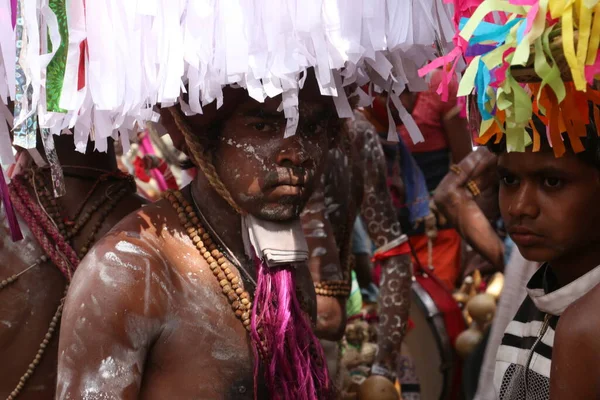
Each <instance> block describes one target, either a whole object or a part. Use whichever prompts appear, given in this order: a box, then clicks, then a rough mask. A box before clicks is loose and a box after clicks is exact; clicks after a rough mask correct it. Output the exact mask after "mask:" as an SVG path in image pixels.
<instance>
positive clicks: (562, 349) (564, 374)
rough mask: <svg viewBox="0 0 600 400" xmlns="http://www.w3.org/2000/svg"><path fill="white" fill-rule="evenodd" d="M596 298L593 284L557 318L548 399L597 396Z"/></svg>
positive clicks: (599, 321) (599, 296)
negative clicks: (591, 288)
mask: <svg viewBox="0 0 600 400" xmlns="http://www.w3.org/2000/svg"><path fill="white" fill-rule="evenodd" d="M599 301H600V287H598V286H597V287H596V288H595V289H593V290H592V291H591V292H590V293H588V294H587V295H585V296H584V297H583V298H581V299H580V300H578V301H577V302H575V303H573V304H572V305H571V306H569V308H567V310H566V311H565V312H564V313H563V314H562V316H561V317H560V320H559V323H558V326H557V327H556V334H555V336H554V348H553V350H552V370H551V372H550V399H551V400H584V399H586V400H587V399H598V398H600V337H599V336H598V332H599V331H600V316H599V315H598V302H599Z"/></svg>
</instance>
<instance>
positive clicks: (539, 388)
mask: <svg viewBox="0 0 600 400" xmlns="http://www.w3.org/2000/svg"><path fill="white" fill-rule="evenodd" d="M599 283H600V266H598V267H596V268H594V269H593V270H591V271H590V272H588V273H587V274H585V275H583V276H581V277H580V278H578V279H577V280H575V281H573V282H571V283H570V284H568V285H566V286H564V287H562V288H558V289H557V284H556V278H555V277H554V274H553V273H552V270H551V269H550V267H549V266H548V265H547V264H544V265H542V266H541V267H540V268H539V269H538V270H537V271H536V273H535V274H534V275H533V276H532V278H531V280H530V281H529V283H528V284H527V293H528V296H527V297H526V298H525V300H524V301H523V304H521V307H520V308H519V310H518V311H517V314H516V315H515V317H514V318H513V320H512V321H511V322H510V324H509V325H508V327H507V328H506V331H505V332H504V338H503V339H502V344H501V346H500V348H499V349H498V354H497V357H496V371H495V373H494V386H495V387H496V392H497V394H498V399H499V400H548V398H549V397H550V366H551V363H552V347H553V346H554V332H555V329H556V325H557V324H558V320H559V318H560V315H561V314H562V312H563V311H564V310H565V309H566V308H567V307H568V306H569V305H570V304H572V303H573V302H575V301H576V300H578V299H579V298H581V297H582V296H583V295H585V294H586V293H587V292H589V291H590V290H591V289H592V288H593V287H595V286H596V285H597V284H599Z"/></svg>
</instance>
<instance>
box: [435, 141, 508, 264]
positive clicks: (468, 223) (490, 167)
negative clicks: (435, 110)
mask: <svg viewBox="0 0 600 400" xmlns="http://www.w3.org/2000/svg"><path fill="white" fill-rule="evenodd" d="M458 166H459V168H460V169H461V173H460V174H456V173H454V172H452V171H450V172H449V173H448V174H447V175H446V176H445V177H444V179H443V180H442V182H440V184H439V185H438V187H437V189H436V191H435V194H434V196H433V200H434V202H435V204H436V206H437V208H438V210H439V211H440V212H441V214H442V215H443V216H444V217H445V218H447V219H448V221H449V222H450V223H451V224H452V225H453V226H454V227H455V228H456V230H457V231H458V232H459V233H460V234H461V236H462V237H463V238H464V239H465V240H466V241H467V243H469V244H470V245H471V247H473V249H474V250H475V251H476V252H478V253H479V254H481V255H482V256H483V257H484V258H485V259H486V260H488V261H489V262H490V263H492V265H493V266H494V268H495V269H496V270H498V271H501V270H502V269H503V267H504V245H503V244H502V241H501V240H500V238H499V237H498V235H497V234H496V231H495V230H494V228H493V227H492V225H491V224H490V222H489V219H488V215H489V214H495V212H494V209H497V205H496V202H495V201H489V200H491V199H493V197H492V196H494V195H495V194H496V184H497V181H498V178H497V174H496V156H495V155H493V154H492V153H491V152H489V151H488V150H487V149H485V148H480V149H478V150H477V151H475V152H472V153H471V154H469V155H468V156H467V157H466V158H465V159H464V160H463V161H461V162H460V163H459V164H458ZM469 180H472V181H474V182H475V183H476V184H477V186H478V187H479V189H480V190H481V195H480V196H478V197H476V198H474V197H473V195H472V194H471V192H470V191H469V190H468V189H467V188H466V184H467V182H468V181H469ZM486 214H487V215H486ZM465 272H466V273H467V274H468V273H469V272H472V271H465Z"/></svg>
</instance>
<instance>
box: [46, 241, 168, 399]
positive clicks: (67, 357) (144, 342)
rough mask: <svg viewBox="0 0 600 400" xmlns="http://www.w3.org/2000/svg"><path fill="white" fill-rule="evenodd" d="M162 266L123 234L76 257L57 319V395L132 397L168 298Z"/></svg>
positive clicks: (149, 251) (140, 243)
mask: <svg viewBox="0 0 600 400" xmlns="http://www.w3.org/2000/svg"><path fill="white" fill-rule="evenodd" d="M164 271H165V268H164V267H163V266H162V261H161V260H160V258H159V257H158V256H157V255H156V253H155V250H153V249H152V247H151V246H149V245H147V244H145V243H144V242H143V241H142V240H141V239H137V238H132V237H128V236H127V234H125V233H123V232H120V233H114V234H109V235H108V236H106V237H105V238H104V239H102V240H101V241H100V242H98V243H97V245H96V246H95V247H94V248H93V249H92V251H91V252H90V253H89V254H88V256H87V257H86V258H85V259H84V260H83V261H82V262H81V264H80V265H79V267H78V269H77V273H76V274H75V276H74V278H73V281H72V282H71V286H70V288H69V293H68V295H67V299H66V303H65V308H64V313H63V318H62V323H61V331H60V342H59V360H58V386H57V391H56V399H57V400H66V399H71V400H76V399H88V398H98V399H99V398H107V399H108V398H110V399H137V398H138V393H139V390H140V385H141V382H142V377H143V368H144V362H145V361H146V357H147V354H148V352H149V349H150V347H151V345H152V343H153V341H154V340H155V339H156V338H157V337H158V335H159V332H160V329H161V326H162V323H163V316H164V315H165V312H166V307H167V305H168V302H169V292H168V290H166V289H165V287H168V283H167V282H168V279H166V276H165V272H164Z"/></svg>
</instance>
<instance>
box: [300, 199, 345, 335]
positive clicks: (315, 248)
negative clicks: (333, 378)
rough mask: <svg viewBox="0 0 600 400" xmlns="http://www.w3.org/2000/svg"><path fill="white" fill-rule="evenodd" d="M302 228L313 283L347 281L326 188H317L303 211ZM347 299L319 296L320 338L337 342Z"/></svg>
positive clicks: (343, 319)
mask: <svg viewBox="0 0 600 400" xmlns="http://www.w3.org/2000/svg"><path fill="white" fill-rule="evenodd" d="M302 227H303V230H304V234H305V236H306V241H307V244H308V248H309V250H310V253H311V257H310V259H309V260H308V268H309V270H310V273H311V277H312V280H313V282H322V281H330V280H335V281H339V280H343V279H344V274H343V272H342V268H341V261H340V253H339V250H338V247H337V243H336V240H335V235H334V230H333V227H332V224H331V222H330V220H329V219H328V218H327V217H326V215H325V199H324V196H323V190H322V189H319V190H317V191H316V192H315V193H314V194H313V196H312V197H311V198H310V201H309V202H308V204H307V205H306V208H305V209H304V211H303V212H302ZM345 309H346V299H345V298H341V297H332V296H322V295H317V326H316V328H315V334H316V335H317V337H318V338H319V339H325V340H331V341H337V340H340V339H341V338H342V336H343V335H344V328H345V326H346V312H345Z"/></svg>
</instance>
